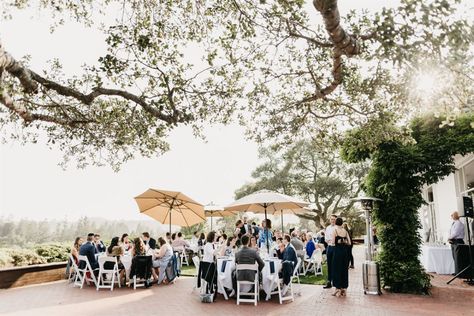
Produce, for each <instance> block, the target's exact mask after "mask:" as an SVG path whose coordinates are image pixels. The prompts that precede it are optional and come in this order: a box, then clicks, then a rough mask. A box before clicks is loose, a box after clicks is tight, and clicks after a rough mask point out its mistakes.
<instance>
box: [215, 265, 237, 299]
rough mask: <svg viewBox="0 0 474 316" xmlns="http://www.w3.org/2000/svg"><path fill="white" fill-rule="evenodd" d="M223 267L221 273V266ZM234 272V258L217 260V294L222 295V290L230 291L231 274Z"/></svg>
mask: <svg viewBox="0 0 474 316" xmlns="http://www.w3.org/2000/svg"><path fill="white" fill-rule="evenodd" d="M224 261H225V267H224V271H222V268H223V267H222V266H223V265H224ZM234 270H235V260H234V258H218V259H217V292H218V293H221V294H224V288H227V289H230V290H232V272H233V271H234Z"/></svg>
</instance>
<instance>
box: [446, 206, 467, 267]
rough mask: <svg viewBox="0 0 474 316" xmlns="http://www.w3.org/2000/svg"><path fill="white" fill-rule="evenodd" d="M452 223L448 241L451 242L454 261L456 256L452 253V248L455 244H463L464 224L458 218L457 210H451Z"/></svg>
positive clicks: (452, 250) (452, 248) (452, 249)
mask: <svg viewBox="0 0 474 316" xmlns="http://www.w3.org/2000/svg"><path fill="white" fill-rule="evenodd" d="M451 218H452V219H453V223H452V224H451V229H450V230H449V238H448V242H449V243H450V244H451V252H452V254H453V259H454V262H456V256H455V255H454V249H455V248H456V245H464V225H463V223H461V221H460V220H459V214H458V212H453V213H452V214H451Z"/></svg>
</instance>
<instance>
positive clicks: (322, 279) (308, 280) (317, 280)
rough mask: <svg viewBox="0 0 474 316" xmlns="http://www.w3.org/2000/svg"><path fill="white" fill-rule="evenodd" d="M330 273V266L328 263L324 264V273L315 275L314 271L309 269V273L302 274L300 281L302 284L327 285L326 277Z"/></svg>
mask: <svg viewBox="0 0 474 316" xmlns="http://www.w3.org/2000/svg"><path fill="white" fill-rule="evenodd" d="M327 275H328V267H327V265H326V264H323V275H317V276H315V275H314V274H313V273H311V272H310V271H308V275H306V276H304V275H302V274H301V275H300V282H301V284H313V285H325V284H326V282H327V280H326V277H327Z"/></svg>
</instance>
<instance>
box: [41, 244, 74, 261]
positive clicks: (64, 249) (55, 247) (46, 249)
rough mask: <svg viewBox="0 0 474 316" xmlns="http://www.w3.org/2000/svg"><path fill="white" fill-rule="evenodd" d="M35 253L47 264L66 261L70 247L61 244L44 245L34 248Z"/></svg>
mask: <svg viewBox="0 0 474 316" xmlns="http://www.w3.org/2000/svg"><path fill="white" fill-rule="evenodd" d="M34 250H35V252H36V253H37V254H38V255H39V256H41V257H43V258H44V259H46V261H47V262H63V261H67V259H68V255H69V253H70V252H71V247H70V246H66V245H63V244H44V245H38V246H36V247H35V248H34Z"/></svg>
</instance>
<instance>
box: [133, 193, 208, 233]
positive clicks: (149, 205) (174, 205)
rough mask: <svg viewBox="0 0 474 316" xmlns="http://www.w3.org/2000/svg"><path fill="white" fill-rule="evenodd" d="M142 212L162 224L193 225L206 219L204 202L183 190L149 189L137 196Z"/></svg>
mask: <svg viewBox="0 0 474 316" xmlns="http://www.w3.org/2000/svg"><path fill="white" fill-rule="evenodd" d="M135 201H136V202H137V205H138V208H139V209H140V213H143V214H146V215H148V216H150V217H151V218H153V219H156V220H157V221H159V222H160V223H162V224H166V223H169V225H170V233H171V225H177V226H187V227H189V226H192V225H194V224H198V223H201V222H203V221H205V220H206V217H205V215H204V208H203V206H202V204H200V203H198V202H196V201H194V200H193V199H191V198H190V197H188V196H186V195H185V194H183V193H181V192H175V191H166V190H156V189H148V190H146V191H145V192H144V193H142V194H140V195H139V196H137V197H135Z"/></svg>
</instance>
